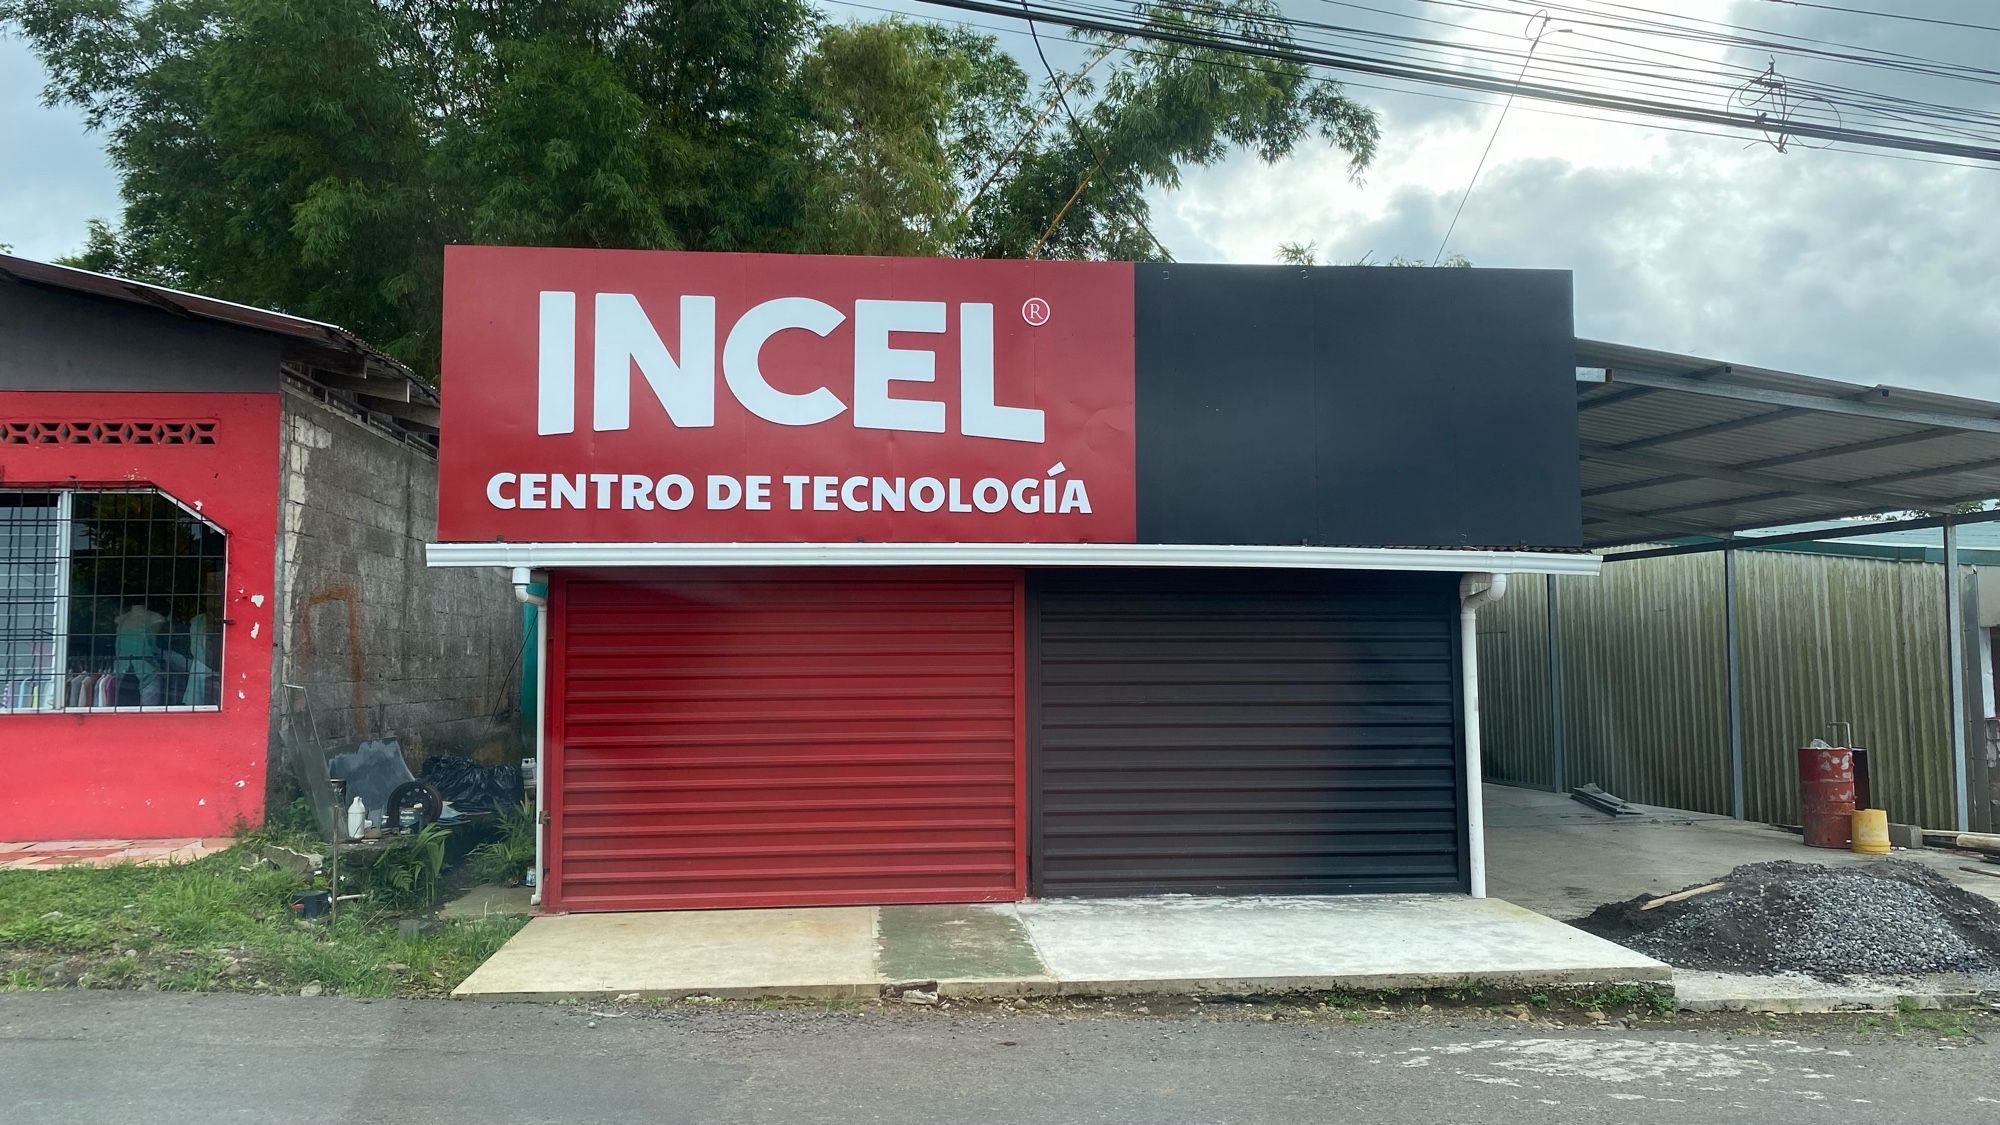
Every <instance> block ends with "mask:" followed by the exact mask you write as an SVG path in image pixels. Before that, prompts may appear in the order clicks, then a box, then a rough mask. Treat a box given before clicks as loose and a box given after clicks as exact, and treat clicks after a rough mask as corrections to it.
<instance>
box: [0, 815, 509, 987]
mask: <svg viewBox="0 0 2000 1125" xmlns="http://www.w3.org/2000/svg"><path fill="white" fill-rule="evenodd" d="M262 842H263V841H262V840H261V839H259V838H257V837H249V838H246V839H245V841H244V843H243V844H241V845H239V846H238V847H234V848H231V849H229V850H227V851H223V852H218V853H216V854H214V855H211V856H207V857H205V858H203V859H200V860H197V861H195V862H193V863H188V864H181V865H175V866H152V867H139V866H134V865H130V864H126V865H120V866H116V867H102V868H97V867H85V866H72V867H65V868H61V869H59V870H55V871H0V989H4V990H10V991H11V990H21V989H32V988H45V987H66V986H80V987H102V988H155V989H160V990H163V991H185V992H198V991H216V990H240V991H291V992H295V991H297V990H299V989H300V988H303V987H305V986H306V985H311V984H317V985H319V986H320V987H321V988H322V989H323V990H324V991H326V992H332V993H340V994H343V995H351V996H435V995H441V994H444V993H447V992H449V991H450V990H451V989H453V988H455V987H457V986H458V984H459V983H460V982H461V981H463V980H464V979H465V978H466V976H468V975H470V973H471V972H472V970H473V969H475V968H477V967H478V966H479V964H480V962H482V961H484V960H485V959H486V958H487V957H488V956H490V955H491V954H492V953H493V951H494V950H496V949H498V948H499V947H500V946H501V944H503V943H504V942H505V941H506V940H507V939H508V938H509V937H511V936H513V934H514V932H515V931H516V930H518V929H520V927H521V926H522V924H523V922H524V920H523V919H518V918H500V917H496V918H481V919H468V920H464V921H456V920H454V921H438V922H430V923H428V924H427V925H426V926H425V927H424V928H423V929H422V930H421V931H420V932H417V933H414V934H405V933H403V932H402V931H401V928H400V927H399V926H398V922H399V921H400V920H401V919H402V918H404V917H407V916H408V913H407V912H399V911H396V910H390V909H384V908H383V907H382V906H381V905H379V904H373V903H347V904H343V906H342V909H341V913H340V918H339V920H338V921H337V922H334V923H331V924H329V923H325V922H302V921H299V920H297V919H295V918H294V917H293V916H292V912H291V910H290V907H289V905H288V900H289V898H290V896H291V895H292V894H294V893H295V892H298V891H302V890H306V889H308V884H307V881H306V880H305V878H304V877H302V876H299V875H296V874H293V873H292V872H289V871H285V870H281V869H278V868H274V867H271V866H269V865H265V864H257V863H253V862H252V860H253V858H254V857H255V856H256V854H257V851H258V848H259V846H260V845H261V843H262ZM343 881H344V880H343Z"/></svg>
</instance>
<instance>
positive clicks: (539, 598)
mask: <svg viewBox="0 0 2000 1125" xmlns="http://www.w3.org/2000/svg"><path fill="white" fill-rule="evenodd" d="M534 581H535V574H534V572H533V571H531V570H529V569H528V568H527V567H525V566H517V567H515V568H514V600H515V601H517V602H520V603H521V604H522V605H531V606H534V607H536V613H535V889H534V891H532V892H531V893H530V894H529V895H528V905H530V906H540V905H541V904H542V885H543V883H544V882H546V881H547V879H548V877H549V874H548V872H549V869H548V867H547V866H546V865H545V864H544V863H543V862H542V826H543V825H544V824H545V823H547V818H546V817H545V816H544V815H543V814H542V810H543V809H546V808H548V805H547V804H546V803H544V800H543V795H542V794H543V786H544V785H546V784H547V782H546V781H545V780H544V779H545V778H546V777H547V776H548V770H547V769H545V768H543V763H542V751H543V746H542V742H543V739H542V732H543V731H544V730H546V729H547V728H548V723H547V722H546V721H544V720H545V718H546V716H547V714H548V712H547V710H546V708H547V707H548V682H549V612H548V611H549V599H548V595H546V594H537V593H535V592H534V591H533V590H531V589H529V587H530V586H531V585H532V584H533V583H534Z"/></svg>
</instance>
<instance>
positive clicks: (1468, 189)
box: [1431, 15, 1549, 266]
mask: <svg viewBox="0 0 2000 1125" xmlns="http://www.w3.org/2000/svg"><path fill="white" fill-rule="evenodd" d="M1535 19H1536V20H1539V21H1541V28H1540V30H1538V31H1536V32H1535V34H1534V37H1533V38H1534V42H1533V44H1531V45H1530V46H1529V47H1528V57H1527V58H1525V59H1523V60H1521V73H1519V74H1517V75H1515V76H1514V89H1513V90H1509V91H1508V92H1507V101H1506V102H1505V103H1504V104H1502V105H1501V106H1500V116H1499V117H1498V118H1495V119H1494V122H1493V132H1492V133H1490V134H1488V135H1487V137H1486V147H1485V148H1483V149H1481V150H1479V162H1478V163H1477V164H1474V165H1473V166H1472V178H1471V179H1469V180H1467V181H1465V193H1464V194H1462V195H1460V196H1459V197H1458V209H1457V210H1455V211H1453V212H1452V213H1451V222H1450V223H1448V224H1447V225H1446V226H1445V228H1444V237H1443V238H1440V239H1438V250H1437V254H1436V255H1435V256H1434V257H1432V258H1431V265H1434V266H1435V265H1437V264H1438V263H1439V262H1442V261H1444V248H1445V247H1446V246H1448V245H1450V243H1451V233H1452V232H1453V231H1455V230H1457V229H1458V217H1459V216H1460V215H1463V214H1465V203H1466V200H1469V199H1471V198H1472V189H1473V187H1474V186H1475V185H1477V184H1478V183H1479V173H1480V172H1482V171H1484V170H1485V168H1486V158H1487V157H1488V156H1491V155H1492V154H1493V142H1494V141H1497V140H1499V139H1500V126H1502V125H1505V124H1506V123H1507V111H1508V110H1510V109H1513V108H1514V94H1515V92H1516V91H1518V90H1519V89H1520V88H1521V81H1522V80H1523V79H1525V78H1527V77H1528V64H1529V63H1531V62H1534V61H1535V49H1536V48H1537V47H1540V46H1541V45H1542V37H1543V36H1545V35H1547V34H1548V33H1549V21H1548V17H1547V15H1538V16H1536V17H1535ZM1529 26H1531V27H1532V26H1534V25H1533V24H1532V23H1531V24H1530V25H1529Z"/></svg>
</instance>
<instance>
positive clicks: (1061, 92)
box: [1021, 0, 1174, 262]
mask: <svg viewBox="0 0 2000 1125" xmlns="http://www.w3.org/2000/svg"><path fill="white" fill-rule="evenodd" d="M1021 11H1022V12H1023V13H1024V14H1025V13H1026V12H1027V11H1028V0H1021ZM1025 18H1026V19H1027V21H1028V35H1029V37H1030V38H1032V39H1033V40H1034V41H1035V57H1036V58H1038V59H1041V60H1042V69H1043V70H1045V71H1047V72H1048V76H1049V84H1050V85H1052V86H1054V87H1055V88H1056V102H1057V104H1059V105H1061V106H1062V111H1063V116H1065V117H1067V118H1069V124H1070V128H1072V129H1074V130H1076V135H1077V138H1078V139H1079V140H1081V141H1083V142H1084V143H1085V144H1087V145H1089V146H1090V147H1091V149H1092V150H1094V151H1095V152H1096V153H1097V168H1102V167H1104V165H1105V163H1106V161H1107V159H1108V158H1109V155H1110V154H1109V153H1107V152H1105V151H1104V149H1103V148H1101V147H1100V146H1099V145H1098V143H1097V141H1096V139H1095V138H1093V137H1091V136H1090V134H1088V133H1086V132H1085V131H1084V128H1083V122H1081V121H1078V120H1077V119H1076V113H1075V111H1073V110H1071V109H1070V108H1069V93H1068V91H1067V89H1065V87H1064V86H1063V83H1062V80H1061V79H1059V78H1057V77H1056V68H1055V67H1053V66H1051V65H1049V56H1048V55H1047V54H1046V53H1044V52H1043V50H1042V33H1041V32H1040V31H1039V30H1037V29H1036V27H1035V20H1034V17H1033V16H1026V17H1025ZM1094 175H1096V169H1092V170H1091V171H1090V172H1088V173H1086V174H1085V175H1084V178H1083V181H1082V182H1081V183H1079V184H1077V185H1076V194H1075V195H1072V196H1070V198H1069V201H1068V202H1067V203H1064V204H1063V206H1062V210H1061V211H1058V212H1056V216H1055V218H1054V219H1052V220H1050V222H1049V229H1048V230H1047V231H1045V232H1043V234H1042V237H1041V238H1040V239H1038V240H1037V241H1036V242H1035V251H1036V253H1037V255H1039V254H1040V252H1041V248H1042V243H1044V242H1047V241H1048V239H1049V235H1051V234H1053V233H1055V229H1056V224H1057V223H1060V222H1062V218H1063V215H1065V214H1067V213H1068V211H1069V209H1070V206H1071V204H1074V203H1075V202H1076V201H1077V199H1078V197H1080V196H1081V195H1082V194H1083V190H1084V188H1085V187H1086V186H1088V184H1089V183H1090V178H1091V176H1094ZM1126 217H1127V218H1129V219H1131V220H1132V222H1133V223H1135V224H1137V226H1138V227H1139V229H1140V230H1142V231H1145V232H1146V237H1147V238H1148V239H1150V240H1151V241H1152V243H1153V247H1154V249H1156V250H1158V251H1159V252H1160V257H1161V258H1163V259H1165V260H1166V261H1169V262H1171V261H1173V260H1174V256H1173V255H1172V254H1171V253H1169V252H1168V251H1167V244H1166V243H1164V242H1161V241H1160V239H1159V236H1158V235H1156V234H1154V233H1153V231H1152V228H1151V227H1148V226H1147V225H1146V220H1145V219H1143V218H1141V217H1139V215H1138V214H1137V213H1128V214H1127V216H1126Z"/></svg>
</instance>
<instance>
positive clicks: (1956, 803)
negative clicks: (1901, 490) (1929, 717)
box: [1944, 516, 1972, 832]
mask: <svg viewBox="0 0 2000 1125" xmlns="http://www.w3.org/2000/svg"><path fill="white" fill-rule="evenodd" d="M1960 601H1961V595H1960V593H1959V589H1958V528H1957V527H1956V526H1955V525H1954V524H1953V522H1952V520H1951V518H1950V517H1949V516H1947V517H1945V521H1944V645H1945V676H1946V677H1947V679H1948V680H1949V685H1948V686H1949V687H1950V689H1951V690H1950V693H1949V694H1950V698H1951V785H1952V800H1953V815H1954V816H1955V817H1956V818H1957V819H1956V820H1955V821H1954V824H1955V825H1956V827H1957V830H1958V831H1960V832H1969V831H1971V829H1972V805H1971V794H1970V793H1969V791H1968V790H1967V784H1966V743H1965V637H1964V632H1965V607H1964V606H1963V605H1961V604H1960Z"/></svg>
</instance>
